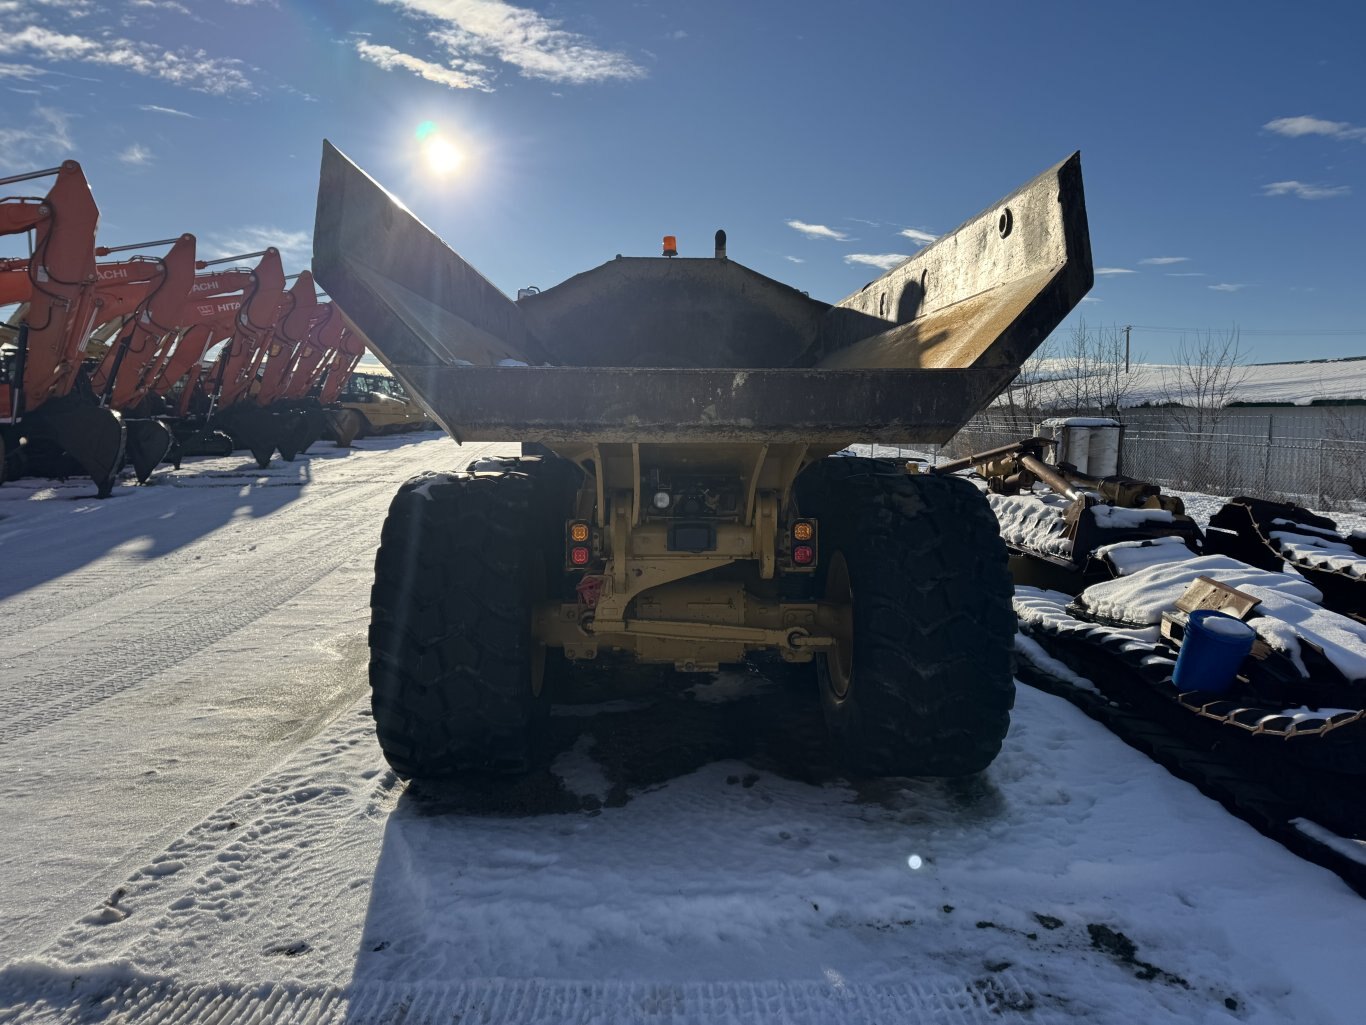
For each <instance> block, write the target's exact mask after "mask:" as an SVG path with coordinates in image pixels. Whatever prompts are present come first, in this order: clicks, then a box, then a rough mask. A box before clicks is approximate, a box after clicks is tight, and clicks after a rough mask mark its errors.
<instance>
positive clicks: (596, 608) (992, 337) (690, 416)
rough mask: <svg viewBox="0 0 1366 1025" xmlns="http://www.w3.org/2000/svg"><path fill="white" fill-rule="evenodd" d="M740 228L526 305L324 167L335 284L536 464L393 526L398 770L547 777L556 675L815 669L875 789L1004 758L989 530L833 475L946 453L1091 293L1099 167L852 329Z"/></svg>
mask: <svg viewBox="0 0 1366 1025" xmlns="http://www.w3.org/2000/svg"><path fill="white" fill-rule="evenodd" d="M720 235H721V233H719V232H718V238H717V246H716V250H715V255H714V256H713V255H711V253H710V252H709V254H708V256H707V257H706V258H689V257H687V256H685V255H677V256H666V257H664V258H639V257H618V258H617V259H615V260H612V261H609V262H608V263H606V264H603V265H602V266H599V267H597V268H595V269H593V270H589V271H586V272H584V273H582V274H578V275H576V276H574V277H572V278H570V279H569V280H567V281H565V282H563V283H561V284H560V285H557V286H555V287H553V288H547V289H545V290H544V291H539V292H535V291H531V290H527V292H526V293H524V294H523V296H522V297H521V298H520V299H518V300H516V301H514V300H511V299H508V298H507V297H506V296H505V295H503V293H502V292H500V291H499V290H498V289H496V288H495V287H494V286H493V285H492V284H490V283H489V282H488V281H487V280H486V279H485V278H483V277H482V276H481V275H480V274H479V273H478V272H477V271H475V270H474V268H473V267H471V266H470V265H469V264H468V263H466V262H465V261H464V260H463V259H461V257H460V256H458V255H457V254H456V253H455V252H453V251H452V250H450V249H449V248H447V246H446V245H445V244H444V243H443V242H442V241H441V240H440V239H438V238H437V237H436V236H435V235H434V234H433V233H432V232H431V231H429V230H428V229H427V228H426V227H424V226H423V225H422V224H421V223H420V222H419V221H418V220H417V219H416V218H415V217H414V216H413V215H412V214H411V213H410V212H409V211H408V210H407V209H406V208H405V207H404V206H403V205H402V204H401V203H400V202H399V201H398V200H396V199H395V198H394V197H393V196H391V195H389V194H388V193H387V192H385V191H384V190H383V189H382V188H381V187H380V186H378V185H377V184H376V183H375V182H374V181H372V180H371V179H370V178H369V177H367V176H366V175H365V174H364V173H363V172H361V171H360V170H359V169H358V168H357V167H356V166H355V165H353V164H352V163H351V162H350V161H348V160H347V159H346V158H345V157H344V156H343V155H342V154H341V153H340V152H339V151H337V150H336V149H335V148H334V147H332V146H331V145H330V144H329V143H324V149H323V161H322V173H321V182H320V186H319V193H318V213H317V223H316V229H315V232H314V273H315V274H316V275H317V278H318V280H319V282H320V283H321V284H322V285H323V286H324V287H325V288H326V290H327V292H328V294H329V295H331V296H332V298H333V300H334V301H335V302H336V303H337V304H338V305H339V306H340V307H341V309H342V310H343V311H344V312H345V315H346V317H347V320H348V321H349V322H350V323H352V324H354V325H356V326H357V327H358V328H359V329H360V330H361V331H362V332H363V334H364V336H365V339H366V343H367V345H368V346H369V348H370V349H371V351H373V352H374V353H375V354H376V355H377V356H378V357H379V358H380V360H381V361H382V362H383V363H384V364H385V365H386V366H387V367H389V369H390V370H391V371H392V372H393V373H394V375H395V376H396V377H397V378H398V379H399V380H400V381H401V382H402V384H403V385H404V387H405V388H406V389H407V390H408V391H409V392H410V393H411V394H413V395H415V396H417V397H418V398H419V399H420V400H421V402H422V404H423V405H424V406H425V407H426V408H427V409H428V410H429V411H430V412H431V414H432V415H433V416H434V417H435V418H436V419H437V421H438V422H440V424H441V425H442V426H443V427H444V428H445V429H446V431H447V432H448V433H450V434H451V435H452V437H454V438H456V439H457V440H472V441H521V442H523V452H524V455H523V456H522V457H520V458H509V459H505V460H500V461H492V462H491V461H488V460H484V461H481V462H480V464H479V465H478V467H477V468H473V469H472V470H471V471H470V472H463V473H460V472H456V473H431V474H427V475H424V476H422V477H419V478H416V479H414V480H412V481H409V482H408V483H407V484H405V485H404V486H403V487H402V488H401V489H400V491H399V493H398V495H397V496H396V497H395V499H394V501H393V504H392V506H391V507H390V512H389V517H388V519H387V520H386V522H385V526H384V531H383V539H382V544H381V548H380V551H379V554H378V556H377V559H376V575H375V584H374V588H373V591H372V597H371V608H372V621H371V628H370V646H371V665H370V679H371V684H372V687H373V698H374V710H375V718H376V724H377V728H378V734H379V739H380V743H381V745H382V747H383V749H384V753H385V755H386V757H387V758H388V759H389V762H390V764H391V765H393V766H394V768H395V769H396V770H397V771H398V772H399V773H400V774H401V775H403V776H405V777H411V776H418V777H441V776H450V775H454V774H458V773H461V772H465V771H468V770H494V771H510V772H517V771H521V770H524V769H526V768H527V767H528V766H529V765H530V764H531V763H532V760H533V757H534V752H535V743H536V736H537V734H538V732H539V729H540V726H541V724H542V723H543V722H544V717H545V716H546V715H547V713H548V703H549V699H550V692H551V688H552V684H553V676H554V673H553V672H552V668H553V667H554V666H555V665H557V664H559V663H560V661H561V659H560V658H559V656H560V655H561V654H562V655H563V657H564V658H566V659H568V660H569V661H570V662H591V661H594V660H611V659H635V660H639V661H642V662H651V663H662V664H666V665H672V666H674V667H675V668H677V669H679V670H682V671H698V672H700V671H710V670H714V669H716V668H717V667H718V666H719V665H721V664H724V663H736V662H741V661H743V660H745V659H746V658H747V657H750V656H754V655H758V654H761V653H762V654H767V655H770V656H776V657H778V658H781V659H782V660H783V661H784V662H786V663H790V664H793V665H798V666H800V665H811V664H812V663H814V666H815V675H816V677H817V679H818V681H819V690H820V694H821V701H822V704H823V707H824V709H825V715H826V719H827V722H828V724H829V726H830V729H831V732H832V734H833V737H834V739H835V741H836V743H837V745H838V747H839V748H840V750H841V752H842V754H843V756H844V758H845V760H846V762H847V763H848V764H849V765H850V767H851V768H853V769H854V770H855V771H861V772H865V773H871V774H907V775H921V774H924V775H948V776H953V775H961V774H967V773H972V772H976V771H978V770H980V769H982V768H984V767H985V766H986V765H988V764H989V763H990V762H991V761H992V759H993V758H994V757H995V755H996V753H997V752H998V750H999V749H1000V745H1001V741H1002V738H1003V737H1004V735H1005V733H1006V728H1007V726H1008V722H1009V711H1010V707H1011V705H1012V702H1013V699H1014V684H1013V679H1012V673H1011V661H1012V654H1011V653H1012V645H1013V638H1014V634H1015V618H1014V616H1013V614H1012V609H1011V581H1010V577H1009V575H1008V572H1007V565H1006V551H1005V546H1004V545H1003V544H1002V542H1001V540H1000V538H999V535H998V533H997V528H996V522H995V519H994V518H993V517H992V515H991V510H990V507H989V506H988V504H987V502H986V501H985V500H984V499H983V497H982V495H981V494H980V493H979V492H978V491H977V489H976V488H974V487H973V486H972V484H970V483H969V482H967V481H965V480H961V479H958V478H954V477H948V476H932V475H912V474H907V473H905V472H903V467H902V465H901V464H900V463H899V462H894V461H889V460H878V459H860V458H848V457H835V453H837V452H839V451H840V450H842V449H843V448H845V447H846V446H847V445H848V444H849V443H850V442H853V441H859V440H862V441H883V442H936V443H937V442H943V441H946V440H947V439H948V438H949V437H951V436H952V435H953V434H954V433H955V432H956V431H957V430H958V429H959V428H960V427H961V426H962V425H963V424H964V423H965V422H966V421H967V420H968V419H969V418H970V417H972V416H973V415H974V414H976V413H977V412H978V411H979V410H980V409H982V408H983V407H984V406H985V405H987V404H988V403H989V402H990V401H991V400H992V399H993V398H994V397H995V396H996V395H997V394H998V393H1000V392H1001V391H1002V390H1003V389H1004V387H1005V386H1006V384H1007V383H1008V382H1009V381H1010V380H1011V379H1012V378H1013V377H1014V375H1015V374H1016V372H1017V371H1018V369H1019V367H1020V365H1021V363H1022V362H1023V361H1024V360H1025V359H1026V358H1027V357H1028V356H1029V355H1030V354H1031V353H1032V352H1033V351H1034V349H1035V348H1036V347H1037V346H1038V345H1039V344H1040V343H1041V342H1042V341H1043V339H1044V338H1045V337H1046V336H1047V335H1048V334H1049V332H1051V331H1052V330H1053V329H1054V328H1055V327H1056V326H1057V325H1058V324H1059V323H1060V322H1061V321H1062V319H1063V318H1064V317H1065V316H1066V315H1067V314H1068V312H1069V311H1071V310H1072V309H1073V307H1074V306H1075V305H1076V304H1077V303H1078V302H1079V301H1080V300H1081V298H1082V296H1083V295H1085V294H1086V292H1087V291H1088V290H1089V288H1090V287H1091V284H1092V266H1091V252H1090V242H1089V236H1088V233H1087V224H1086V209H1085V203H1084V199H1083V192H1082V179H1081V164H1080V159H1079V157H1078V156H1077V155H1075V154H1074V155H1073V156H1071V157H1069V158H1068V159H1067V160H1065V161H1063V162H1062V163H1060V164H1058V165H1057V166H1055V167H1053V168H1050V169H1049V170H1048V171H1045V172H1044V173H1043V174H1041V175H1040V176H1039V177H1037V178H1035V179H1034V180H1033V181H1031V182H1029V183H1027V184H1026V185H1024V186H1023V187H1022V188H1020V189H1019V190H1018V191H1016V192H1014V193H1012V194H1010V195H1009V196H1007V197H1006V198H1005V199H1003V200H1001V201H1000V202H999V203H997V204H995V205H993V206H992V207H990V208H989V209H988V210H986V211H985V212H983V213H981V214H979V215H978V216H977V217H975V218H973V219H971V220H969V221H967V222H966V223H965V224H963V225H962V226H961V227H960V228H958V229H957V230H956V231H955V232H953V233H951V234H949V235H947V236H945V237H944V238H942V239H940V240H939V241H938V242H937V243H935V244H934V245H932V246H929V247H927V248H926V249H924V250H922V251H921V252H919V253H918V254H917V255H916V256H914V257H912V258H911V259H910V260H908V261H907V262H906V263H904V264H902V265H901V266H899V267H897V268H895V269H893V270H891V271H889V272H887V273H886V274H884V275H883V276H882V277H880V278H878V279H877V280H876V281H873V282H872V283H870V284H869V285H867V286H865V287H864V288H863V289H861V290H860V291H859V292H857V293H855V294H853V295H851V296H849V297H848V298H846V299H844V300H843V301H841V302H839V303H837V304H835V305H833V306H831V305H828V304H826V303H823V302H819V301H817V300H815V299H811V298H809V297H807V296H806V295H804V294H803V293H801V292H798V291H797V290H795V289H792V288H790V287H788V286H786V285H784V284H782V283H780V282H778V281H775V280H773V279H771V278H767V277H765V276H764V275H762V274H759V273H757V272H756V271H753V270H751V269H749V268H748V267H745V266H743V265H741V264H740V263H737V262H735V261H734V260H732V259H730V258H729V257H728V256H727V255H726V251H725V248H724V246H723V244H722V240H721V237H720ZM685 248H686V247H685ZM685 248H684V249H678V250H677V251H678V252H680V253H682V252H684V251H685ZM708 248H709V250H710V247H708Z"/></svg>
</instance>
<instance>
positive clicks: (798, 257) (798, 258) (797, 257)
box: [783, 256, 806, 263]
mask: <svg viewBox="0 0 1366 1025" xmlns="http://www.w3.org/2000/svg"><path fill="white" fill-rule="evenodd" d="M783 259H784V260H791V261H792V262H793V263H806V261H805V260H803V259H802V258H801V257H800V256H784V257H783Z"/></svg>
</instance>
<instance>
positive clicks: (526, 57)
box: [380, 0, 645, 88]
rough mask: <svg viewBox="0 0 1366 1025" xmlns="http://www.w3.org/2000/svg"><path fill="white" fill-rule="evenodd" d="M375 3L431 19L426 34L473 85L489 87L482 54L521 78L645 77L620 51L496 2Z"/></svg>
mask: <svg viewBox="0 0 1366 1025" xmlns="http://www.w3.org/2000/svg"><path fill="white" fill-rule="evenodd" d="M380 2H381V3H384V4H388V5H390V6H393V7H399V8H402V9H403V11H404V12H405V13H406V14H409V15H411V16H413V17H418V18H426V19H430V20H432V21H434V22H436V23H437V28H435V29H434V30H432V31H431V32H430V33H429V36H430V38H431V39H432V40H434V41H435V42H437V43H439V44H440V45H442V46H443V47H445V48H446V50H447V52H448V53H449V54H450V57H451V64H452V65H453V66H455V67H456V68H457V69H459V70H460V71H462V72H465V73H467V74H469V75H471V76H474V77H475V78H476V79H477V81H478V82H479V85H478V86H477V88H485V87H488V86H489V81H490V77H491V74H490V72H489V69H488V68H487V67H485V66H484V65H483V64H481V63H479V61H480V60H481V59H484V58H493V59H495V60H498V61H502V62H503V63H504V64H510V65H512V66H513V67H515V68H517V69H518V70H519V71H520V72H521V74H522V75H523V76H524V77H526V78H539V79H544V80H545V81H547V82H566V83H569V84H571V85H582V84H584V83H587V82H603V81H608V80H611V79H622V80H630V79H636V78H642V77H644V75H645V69H644V68H642V67H640V66H639V65H638V64H636V63H635V62H633V61H632V60H631V59H630V58H628V57H627V56H626V55H625V54H621V53H616V52H614V51H612V50H604V49H600V48H599V47H597V46H595V45H593V43H592V42H591V41H590V40H589V39H588V38H587V37H585V36H581V35H579V34H578V33H576V32H569V31H566V30H565V29H562V28H560V22H558V21H555V20H553V19H550V18H546V17H544V16H542V15H540V14H538V13H536V12H535V11H532V10H528V9H527V8H524V7H515V6H513V5H512V4H509V3H504V2H502V0H380ZM414 59H416V58H414ZM409 70H412V69H411V68H409Z"/></svg>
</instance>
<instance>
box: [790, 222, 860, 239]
mask: <svg viewBox="0 0 1366 1025" xmlns="http://www.w3.org/2000/svg"><path fill="white" fill-rule="evenodd" d="M787 226H788V227H789V228H792V229H793V230H794V231H800V232H801V233H802V234H803V235H805V236H806V237H807V238H832V239H834V240H835V241H836V242H844V241H845V240H846V239H848V238H849V236H848V235H846V234H845V233H844V232H842V231H836V230H835V229H834V228H827V227H826V226H825V225H824V224H807V223H806V222H805V221H788V222H787Z"/></svg>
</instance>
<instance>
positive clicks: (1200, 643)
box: [1172, 609, 1257, 694]
mask: <svg viewBox="0 0 1366 1025" xmlns="http://www.w3.org/2000/svg"><path fill="white" fill-rule="evenodd" d="M1256 636H1257V635H1256V633H1255V632H1254V631H1253V629H1252V627H1250V626H1248V625H1247V624H1246V623H1244V622H1243V621H1242V620H1239V619H1234V618H1233V617H1232V616H1230V615H1226V614H1225V613H1223V612H1216V611H1214V610H1212V609H1200V610H1198V611H1196V612H1192V613H1191V614H1190V617H1189V618H1188V619H1187V622H1186V636H1185V637H1184V638H1183V639H1182V641H1181V653H1180V654H1179V655H1177V657H1176V670H1175V671H1174V672H1173V673H1172V683H1174V684H1176V689H1177V690H1179V691H1187V690H1199V691H1205V692H1206V693H1214V694H1222V693H1223V692H1224V691H1226V690H1228V689H1229V688H1230V687H1232V686H1233V678H1234V677H1235V676H1237V675H1238V667H1239V666H1240V665H1242V664H1243V659H1245V658H1247V656H1248V653H1249V652H1250V651H1251V650H1252V641H1253V639H1254V638H1255V637H1256Z"/></svg>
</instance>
